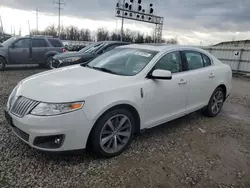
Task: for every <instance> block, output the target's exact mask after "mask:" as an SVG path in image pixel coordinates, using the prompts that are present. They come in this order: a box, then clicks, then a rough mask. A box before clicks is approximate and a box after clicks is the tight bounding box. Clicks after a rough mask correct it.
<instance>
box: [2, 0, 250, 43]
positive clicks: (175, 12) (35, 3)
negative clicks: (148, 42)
mask: <svg viewBox="0 0 250 188" xmlns="http://www.w3.org/2000/svg"><path fill="white" fill-rule="evenodd" d="M61 1H62V2H65V5H63V6H62V7H63V10H62V18H61V24H62V25H63V26H69V25H74V26H77V27H79V28H88V29H90V30H92V31H95V30H96V29H97V28H99V27H104V28H106V29H108V30H110V31H112V30H119V29H120V27H121V20H120V19H119V18H116V17H115V16H114V15H115V5H116V3H117V0H68V1H67V0H64V1H63V0H61ZM126 1H129V0H126ZM134 1H137V0H134ZM150 3H153V7H154V9H155V12H156V14H157V15H158V16H163V17H164V29H163V38H165V39H168V38H177V39H178V40H179V42H180V44H189V45H211V44H216V43H219V42H222V41H227V40H245V39H249V38H250V0H151V1H150V0H142V5H143V7H145V9H147V8H148V5H149V4H150ZM36 8H37V9H38V10H39V22H38V23H39V30H42V29H44V28H46V27H47V26H48V25H51V24H56V25H57V24H58V11H57V9H56V5H55V4H53V0H0V15H1V17H2V21H3V26H4V30H5V31H6V32H11V27H12V32H14V30H15V33H18V32H19V29H20V27H21V28H22V35H25V34H28V32H29V29H28V21H29V24H30V28H31V29H35V28H36V12H35V10H36ZM124 27H125V29H131V30H136V31H140V32H142V33H145V34H152V33H153V30H154V25H152V24H147V23H141V22H135V21H129V20H125V25H124Z"/></svg>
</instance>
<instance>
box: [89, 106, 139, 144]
mask: <svg viewBox="0 0 250 188" xmlns="http://www.w3.org/2000/svg"><path fill="white" fill-rule="evenodd" d="M118 108H123V109H127V110H128V111H129V112H131V113H132V115H133V117H134V118H135V125H136V127H135V133H136V134H139V133H140V130H141V117H140V114H139V112H138V110H137V109H136V107H134V106H133V105H131V104H128V103H121V104H115V105H113V106H109V107H108V108H106V109H105V110H103V111H102V112H101V113H100V114H99V115H98V116H97V118H95V121H94V125H93V127H92V128H91V130H90V133H89V135H88V139H87V145H86V147H88V146H89V145H90V137H91V134H92V131H93V130H94V127H95V126H96V123H97V121H98V120H99V119H100V118H101V117H102V116H104V115H105V114H106V113H108V112H110V111H111V110H114V109H118Z"/></svg>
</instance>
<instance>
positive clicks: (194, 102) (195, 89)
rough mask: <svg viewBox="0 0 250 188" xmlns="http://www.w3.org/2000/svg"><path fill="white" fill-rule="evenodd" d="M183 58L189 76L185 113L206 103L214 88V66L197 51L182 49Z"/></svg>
mask: <svg viewBox="0 0 250 188" xmlns="http://www.w3.org/2000/svg"><path fill="white" fill-rule="evenodd" d="M182 55H183V59H185V61H186V62H187V66H188V71H187V72H188V75H189V76H190V83H189V92H188V101H187V113H190V112H193V111H195V110H198V109H201V108H202V107H204V106H206V105H207V104H208V101H209V99H210V96H211V94H212V92H213V90H214V89H215V88H214V87H215V84H214V83H215V78H216V67H215V66H212V64H211V59H210V58H209V57H208V56H207V55H205V54H203V53H200V52H197V51H183V52H182Z"/></svg>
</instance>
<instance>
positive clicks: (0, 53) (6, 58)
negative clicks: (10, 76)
mask: <svg viewBox="0 0 250 188" xmlns="http://www.w3.org/2000/svg"><path fill="white" fill-rule="evenodd" d="M0 57H2V58H4V60H5V61H6V64H9V59H8V57H7V55H6V54H4V53H3V52H0Z"/></svg>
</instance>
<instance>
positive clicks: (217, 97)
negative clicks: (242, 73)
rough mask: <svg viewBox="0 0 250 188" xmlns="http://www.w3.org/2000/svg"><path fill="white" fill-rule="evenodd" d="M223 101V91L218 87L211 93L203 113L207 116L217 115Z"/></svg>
mask: <svg viewBox="0 0 250 188" xmlns="http://www.w3.org/2000/svg"><path fill="white" fill-rule="evenodd" d="M224 101H225V93H224V91H223V89H222V88H221V87H218V88H217V89H216V90H215V91H214V92H213V94H212V96H211V98H210V100H209V103H208V105H207V106H206V108H205V110H204V112H205V115H207V116H208V117H215V116H217V115H218V114H219V113H220V111H221V109H222V107H223V103H224Z"/></svg>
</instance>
